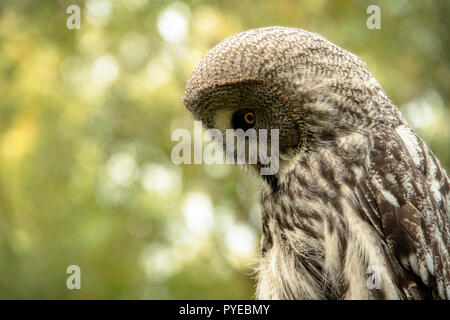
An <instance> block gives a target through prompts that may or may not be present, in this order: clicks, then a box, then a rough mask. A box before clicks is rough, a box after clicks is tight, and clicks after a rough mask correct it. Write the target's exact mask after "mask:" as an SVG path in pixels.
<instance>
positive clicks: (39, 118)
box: [0, 0, 450, 299]
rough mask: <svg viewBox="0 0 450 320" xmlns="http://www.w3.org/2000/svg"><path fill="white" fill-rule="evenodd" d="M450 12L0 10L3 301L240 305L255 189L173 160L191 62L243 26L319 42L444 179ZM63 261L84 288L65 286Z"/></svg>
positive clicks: (339, 4)
mask: <svg viewBox="0 0 450 320" xmlns="http://www.w3.org/2000/svg"><path fill="white" fill-rule="evenodd" d="M71 4H77V5H79V6H80V7H81V15H82V18H81V29H80V30H69V29H68V28H67V27H66V19H67V18H68V17H69V15H68V14H67V13H66V8H67V7H68V6H69V5H71ZM370 4H377V5H379V6H380V8H381V30H369V29H368V28H367V27H366V19H367V18H368V14H367V13H366V9H367V7H368V5H370ZM449 14H450V3H449V2H448V1H419V0H416V1H407V0H402V1H386V0H385V1H357V0H354V1H341V0H339V1H338V0H335V1H325V0H319V1H294V0H279V1H248V0H230V1H202V0H192V1H186V2H171V1H165V0H116V1H112V0H111V1H108V0H89V1H77V0H59V1H55V0H39V1H37V0H35V1H32V0H2V1H1V2H0V97H1V98H0V298H17V299H25V298H30V299H37V298H42V299H49V298H63V299H104V298H112V299H166V298H171V299H189V298H191V299H200V298H203V299H220V298H228V299H241V298H242V299H246V298H251V297H252V295H253V293H254V286H255V282H254V279H253V278H254V277H253V273H252V270H253V269H252V267H251V266H252V265H253V264H254V263H255V262H256V261H257V256H258V242H259V240H258V239H259V229H260V222H259V213H258V207H257V198H258V185H259V183H258V181H257V179H256V178H255V177H253V176H251V175H249V174H242V172H241V171H240V169H239V168H236V167H232V166H207V165H181V166H175V165H174V164H172V162H171V160H170V153H171V149H172V147H173V146H174V145H175V144H176V143H175V142H172V141H171V132H172V130H174V129H176V128H188V129H191V130H192V126H193V123H192V118H191V116H190V114H189V113H188V112H187V111H186V109H185V108H184V106H183V105H182V102H181V97H182V96H183V92H184V85H185V82H186V80H187V79H188V77H189V75H190V73H191V72H192V70H193V68H194V67H195V65H196V63H197V62H198V61H199V60H200V58H201V56H202V55H203V54H204V53H205V52H206V51H207V50H208V49H209V48H210V47H212V46H213V45H215V44H216V43H218V42H219V41H221V40H223V39H224V38H226V37H227V36H230V35H233V34H235V33H238V32H240V31H244V30H247V29H251V28H256V27H262V26H271V25H283V26H291V27H298V28H304V29H307V30H309V31H313V32H316V33H319V34H322V35H323V36H325V37H326V38H328V39H329V40H331V41H333V42H334V43H336V44H338V45H340V46H341V47H343V48H345V49H347V50H349V51H351V52H353V53H355V54H357V55H359V56H360V57H361V58H363V59H364V60H365V61H366V62H367V64H368V66H369V69H370V70H371V71H372V72H373V73H374V75H375V77H376V78H377V79H378V81H379V82H380V83H381V85H382V86H383V88H384V89H385V90H386V92H387V93H388V95H389V96H390V97H391V98H392V100H393V101H394V103H396V104H397V106H399V108H400V109H401V110H402V112H404V113H405V115H406V116H407V118H408V119H409V120H410V122H411V123H412V125H413V126H414V127H415V128H416V130H417V132H418V133H419V135H421V136H422V137H423V138H424V139H425V141H426V142H427V143H428V144H429V146H430V147H431V148H432V150H433V151H434V152H435V154H436V155H437V156H438V157H439V158H440V160H441V162H442V163H443V164H444V166H445V167H446V168H447V169H448V168H450V148H449V139H450V126H449V123H450V90H449V89H450V88H449V86H450V63H449V55H450V44H449V30H450V28H449V24H450V22H449V19H448V16H449ZM197 214H198V215H197ZM72 264H75V265H79V266H80V268H81V279H82V280H81V285H82V289H81V290H68V289H67V288H66V279H67V277H68V274H66V268H67V267H68V266H69V265H72Z"/></svg>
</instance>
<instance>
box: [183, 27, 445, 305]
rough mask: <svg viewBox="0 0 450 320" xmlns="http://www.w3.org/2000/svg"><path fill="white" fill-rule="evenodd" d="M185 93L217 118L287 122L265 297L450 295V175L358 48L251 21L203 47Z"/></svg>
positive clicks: (267, 246) (267, 245) (274, 186)
mask: <svg viewBox="0 0 450 320" xmlns="http://www.w3.org/2000/svg"><path fill="white" fill-rule="evenodd" d="M184 103H185V105H186V107H187V108H188V109H189V110H190V111H191V112H192V113H193V115H194V116H195V118H197V119H199V120H201V121H202V122H203V123H204V124H205V125H206V126H207V127H209V128H218V129H219V130H222V131H223V130H225V129H227V128H233V123H234V122H233V121H232V118H233V115H234V114H236V113H237V112H241V111H242V110H251V112H252V115H253V116H254V119H255V121H254V127H255V128H256V129H261V128H267V129H269V128H278V129H279V130H280V146H279V149H280V150H279V152H280V155H279V158H280V164H279V170H278V173H277V174H275V175H272V176H262V181H263V185H262V190H261V197H260V205H261V217H262V225H263V230H262V241H261V244H262V249H261V261H260V267H259V278H258V287H257V297H258V298H262V299H449V298H450V260H449V247H450V245H449V244H450V242H449V238H450V233H449V232H450V227H449V219H450V218H449V212H450V209H449V203H450V190H449V189H450V188H449V178H448V176H447V174H446V172H445V170H444V169H443V168H442V167H441V165H440V163H439V161H438V159H437V158H436V157H435V156H434V154H433V153H432V152H431V150H430V149H429V148H428V146H427V145H426V144H425V143H424V142H423V141H422V140H421V139H420V138H419V137H418V136H417V135H416V134H415V132H414V131H413V130H412V129H411V128H410V126H409V125H408V123H407V122H406V120H405V119H404V118H403V116H402V115H401V113H400V112H399V110H398V109H397V107H396V106H395V105H394V104H393V103H392V102H391V100H390V99H389V98H388V97H387V96H386V94H385V93H384V91H383V89H382V88H381V86H380V85H379V84H378V82H377V81H376V80H375V78H374V77H373V76H372V74H371V73H370V72H369V71H368V70H367V68H366V65H365V63H364V62H363V61H362V60H361V59H359V58H358V57H357V56H355V55H354V54H352V53H350V52H348V51H345V50H343V49H341V48H339V47H338V46H336V45H334V44H333V43H331V42H329V41H327V40H326V39H324V38H323V37H321V36H319V35H317V34H314V33H311V32H307V31H304V30H299V29H292V28H283V27H270V28H262V29H256V30H249V31H246V32H243V33H240V34H238V35H235V36H232V37H230V38H228V39H226V40H224V41H223V42H221V43H220V44H218V45H217V46H216V47H214V48H212V49H211V50H210V51H209V52H208V53H207V54H206V55H205V56H204V57H203V59H202V60H201V61H200V63H199V64H198V66H197V67H196V69H195V70H194V72H193V74H192V76H191V78H190V80H189V82H188V84H187V88H186V93H185V97H184ZM252 119H253V118H252Z"/></svg>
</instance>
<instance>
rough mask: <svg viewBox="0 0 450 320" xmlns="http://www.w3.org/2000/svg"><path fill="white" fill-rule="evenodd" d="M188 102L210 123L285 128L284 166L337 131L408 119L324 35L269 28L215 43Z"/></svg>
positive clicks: (365, 72)
mask: <svg viewBox="0 0 450 320" xmlns="http://www.w3.org/2000/svg"><path fill="white" fill-rule="evenodd" d="M183 102H184V104H185V105H186V107H187V108H188V109H189V110H190V111H191V113H192V114H193V115H194V117H195V118H196V119H198V120H201V121H202V123H203V124H204V125H205V126H206V127H208V128H216V129H219V130H221V131H222V132H224V131H225V130H226V129H243V130H246V129H249V128H254V129H255V130H256V131H258V130H259V129H267V130H270V129H278V130H279V157H280V170H281V171H282V172H285V171H286V170H287V169H286V168H287V167H288V165H287V164H290V163H298V159H299V158H301V157H302V155H304V154H305V153H306V152H314V150H316V149H317V148H319V147H324V146H326V145H327V144H329V143H331V142H332V141H333V140H335V139H336V138H337V137H339V136H342V135H345V134H348V133H349V132H352V131H355V130H367V129H370V128H371V127H373V126H375V125H379V124H389V125H392V124H393V123H394V122H398V121H400V119H401V117H400V116H399V113H398V110H397V109H396V107H395V106H394V105H393V104H392V103H391V101H390V100H389V98H388V97H387V96H386V95H385V93H384V92H383V90H382V89H381V87H380V86H379V84H378V82H377V81H376V80H375V78H374V77H373V76H372V74H371V73H370V72H369V71H368V70H367V68H366V65H365V63H364V62H363V61H362V60H361V59H359V58H358V57H357V56H355V55H354V54H352V53H350V52H348V51H346V50H344V49H341V48H340V47H338V46H336V45H334V44H333V43H331V42H329V41H328V40H326V39H324V38H323V37H321V36H319V35H317V34H314V33H311V32H307V31H304V30H300V29H293V28H284V27H269V28H261V29H254V30H249V31H246V32H243V33H240V34H237V35H235V36H232V37H230V38H228V39H226V40H224V41H223V42H221V43H219V44H218V45H217V46H215V47H214V48H212V49H211V50H209V51H208V52H207V53H206V55H205V56H204V57H203V58H202V60H201V61H200V62H199V64H198V65H197V67H196V68H195V70H194V72H193V73H192V76H191V78H190V79H189V81H188V83H187V87H186V92H185V96H184V98H183Z"/></svg>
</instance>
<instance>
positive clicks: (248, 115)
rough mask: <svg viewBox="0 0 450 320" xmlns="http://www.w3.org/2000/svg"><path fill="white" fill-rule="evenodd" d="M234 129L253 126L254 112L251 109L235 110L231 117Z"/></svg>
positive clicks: (244, 128)
mask: <svg viewBox="0 0 450 320" xmlns="http://www.w3.org/2000/svg"><path fill="white" fill-rule="evenodd" d="M231 122H232V125H233V127H234V129H243V130H247V129H250V128H252V127H253V125H254V124H255V114H254V113H253V111H248V110H244V111H242V110H241V111H237V112H235V113H234V114H233V117H232V119H231Z"/></svg>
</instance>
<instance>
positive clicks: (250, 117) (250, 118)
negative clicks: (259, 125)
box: [244, 112, 255, 124]
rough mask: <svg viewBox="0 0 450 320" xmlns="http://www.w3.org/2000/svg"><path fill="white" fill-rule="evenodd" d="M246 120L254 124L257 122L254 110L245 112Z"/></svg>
mask: <svg viewBox="0 0 450 320" xmlns="http://www.w3.org/2000/svg"><path fill="white" fill-rule="evenodd" d="M244 121H245V122H246V123H248V124H254V123H255V115H254V114H253V112H247V113H246V114H244Z"/></svg>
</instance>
